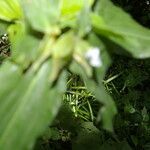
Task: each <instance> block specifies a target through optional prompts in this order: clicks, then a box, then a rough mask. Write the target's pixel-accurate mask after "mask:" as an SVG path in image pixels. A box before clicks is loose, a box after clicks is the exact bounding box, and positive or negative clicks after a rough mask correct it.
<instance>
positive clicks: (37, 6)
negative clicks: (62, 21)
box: [22, 0, 60, 33]
mask: <svg viewBox="0 0 150 150" xmlns="http://www.w3.org/2000/svg"><path fill="white" fill-rule="evenodd" d="M22 6H23V8H24V11H25V16H26V18H27V19H28V21H29V23H30V24H31V26H32V27H33V28H34V29H35V30H38V31H41V32H44V33H53V32H55V31H54V30H56V32H59V31H57V30H59V29H58V26H57V25H58V19H59V16H60V7H59V0H55V1H53V0H38V1H37V0H30V1H27V0H23V1H22Z"/></svg>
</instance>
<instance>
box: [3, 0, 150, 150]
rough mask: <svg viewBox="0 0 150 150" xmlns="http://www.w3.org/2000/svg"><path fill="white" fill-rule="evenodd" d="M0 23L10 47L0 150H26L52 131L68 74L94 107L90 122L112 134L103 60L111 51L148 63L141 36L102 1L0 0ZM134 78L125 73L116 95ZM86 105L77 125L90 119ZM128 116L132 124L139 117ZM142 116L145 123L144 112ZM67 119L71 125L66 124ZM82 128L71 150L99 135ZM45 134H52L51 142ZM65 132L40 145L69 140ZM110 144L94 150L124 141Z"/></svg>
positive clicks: (147, 44) (146, 37)
mask: <svg viewBox="0 0 150 150" xmlns="http://www.w3.org/2000/svg"><path fill="white" fill-rule="evenodd" d="M112 18H113V19H112ZM122 18H123V20H122ZM0 20H1V23H0V28H1V30H0V31H1V34H3V33H4V32H8V34H9V39H10V43H11V57H9V59H5V60H3V63H2V65H1V68H0V83H3V85H1V90H0V104H1V105H0V118H1V125H0V149H2V150H9V149H15V150H20V149H32V148H33V146H34V143H35V140H36V138H38V137H39V136H40V135H42V133H43V132H44V130H45V129H46V128H47V127H48V125H52V121H53V119H54V118H55V116H56V114H57V113H58V111H59V108H60V106H61V103H62V96H63V93H64V92H65V91H66V84H67V82H66V79H67V78H68V75H69V73H68V72H71V73H74V74H77V75H79V76H80V77H81V78H82V79H83V81H84V84H85V86H86V87H87V89H88V91H89V92H90V93H91V95H93V97H95V99H96V100H97V101H98V102H99V103H100V104H99V109H100V110H99V111H97V114H98V118H97V120H98V121H99V120H100V121H101V122H102V125H103V128H104V129H106V130H108V131H113V119H114V116H115V115H116V113H117V109H116V106H115V102H114V101H113V99H112V97H114V96H112V97H111V95H110V94H109V93H108V91H106V87H107V85H105V86H106V87H105V86H104V84H103V80H104V77H105V75H106V72H107V70H108V67H109V66H110V64H111V58H110V53H112V51H115V52H116V51H117V53H122V54H124V53H123V52H125V53H126V54H128V56H133V57H136V58H148V57H150V31H149V29H146V28H144V27H142V26H140V25H139V24H138V23H136V22H135V21H134V20H133V19H132V18H131V17H130V15H129V14H127V13H125V12H124V11H123V10H122V9H120V8H118V7H117V6H115V5H113V3H112V2H111V1H109V0H99V1H94V0H88V1H85V0H72V1H70V0H55V1H53V0H39V1H36V0H22V1H21V0H20V1H19V0H12V1H9V0H1V2H0ZM4 50H6V49H2V50H1V53H2V52H4ZM137 73H138V71H137V70H134V69H133V70H132V72H131V74H130V75H128V76H126V80H125V83H124V86H123V89H122V90H124V89H125V88H126V87H134V86H136V85H137V84H138V82H139V81H140V79H141V74H142V73H141V74H138V76H136V75H137ZM119 74H120V73H119ZM145 78H146V77H145ZM145 78H143V79H142V80H145ZM107 82H108V81H107ZM141 82H142V81H141ZM116 90H117V89H116ZM129 94H130V93H129ZM114 98H116V97H114ZM75 102H76V101H75ZM86 104H87V105H88V108H89V111H90V117H89V114H88V115H87V116H86V117H84V118H86V119H87V120H88V119H89V118H90V119H91V120H92V121H93V120H94V119H95V120H96V116H95V118H94V116H93V111H92V108H91V106H90V103H89V101H87V100H86ZM117 105H118V104H117ZM77 107H78V106H77ZM77 107H76V111H78V110H77ZM83 108H84V106H82V107H81V108H79V113H78V114H80V115H82V116H84V114H83V110H82V109H83ZM125 108H126V109H125V110H126V111H127V112H129V113H136V112H137V111H141V110H138V109H136V108H134V107H133V105H132V104H131V103H130V102H129V103H127V104H126V107H125ZM64 112H66V111H64ZM80 112H82V113H80ZM84 112H85V111H84ZM68 113H69V112H68ZM86 114H87V113H86ZM136 114H137V115H136V116H137V117H136V118H138V119H136V122H138V123H139V122H141V118H140V116H138V113H136ZM142 114H143V116H144V118H145V120H146V118H147V108H146V106H145V107H144V108H143V109H142ZM70 116H71V117H70V118H71V119H70V120H71V121H72V120H73V119H74V117H73V118H72V115H70ZM58 117H59V115H58ZM60 118H62V117H60ZM131 118H132V116H131ZM137 120H138V121H137ZM63 122H64V123H63ZM66 122H67V121H64V120H63V119H62V123H61V125H62V126H65V124H66ZM75 125H78V122H77V123H76V124H75ZM82 126H83V128H85V131H81V130H79V132H80V134H79V137H80V138H78V140H77V141H76V142H77V143H78V144H77V145H76V144H75V146H74V147H75V149H78V148H77V147H78V145H80V146H79V147H81V144H82V142H84V140H85V143H86V142H87V141H90V140H93V139H95V138H98V136H99V131H98V129H96V128H95V127H94V126H93V124H91V123H87V124H86V123H83V124H80V125H79V127H80V128H82ZM66 128H67V130H72V129H68V126H66ZM70 128H71V127H70ZM87 128H90V130H91V131H92V132H91V137H88V138H89V139H84V135H87V134H88V130H87ZM74 129H75V127H74ZM114 129H115V128H114ZM76 130H77V129H76ZM70 132H71V131H70ZM53 133H54V135H57V136H56V137H55V138H54V136H53ZM61 133H62V132H61ZM65 133H66V132H63V133H62V134H61V136H60V134H59V131H57V129H56V130H51V131H50V134H49V135H48V136H49V137H48V138H53V140H55V139H61V138H62V137H65V139H69V138H70V136H69V135H70V134H69V133H67V135H66V136H64V134H65ZM62 135H63V136H62ZM66 137H67V138H66ZM82 138H83V139H82ZM63 139H64V138H63ZM18 141H19V142H18ZM110 143H111V144H109V141H108V142H106V146H105V144H104V145H103V146H102V147H101V146H100V145H99V144H98V145H97V147H98V148H100V147H101V149H110V145H113V146H114V147H117V149H120V145H122V144H123V145H124V147H126V148H128V144H127V143H126V141H121V142H120V145H119V144H118V145H117V146H116V145H115V144H114V143H112V141H111V142H110ZM118 143H119V142H118ZM76 146H77V147H76Z"/></svg>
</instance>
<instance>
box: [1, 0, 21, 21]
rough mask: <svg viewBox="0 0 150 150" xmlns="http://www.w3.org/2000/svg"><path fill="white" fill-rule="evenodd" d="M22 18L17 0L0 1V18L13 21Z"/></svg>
mask: <svg viewBox="0 0 150 150" xmlns="http://www.w3.org/2000/svg"><path fill="white" fill-rule="evenodd" d="M21 18H22V10H21V7H20V5H19V2H18V0H11V1H10V0H1V1H0V19H1V20H4V21H14V20H19V19H21Z"/></svg>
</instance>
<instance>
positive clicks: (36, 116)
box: [0, 63, 66, 150]
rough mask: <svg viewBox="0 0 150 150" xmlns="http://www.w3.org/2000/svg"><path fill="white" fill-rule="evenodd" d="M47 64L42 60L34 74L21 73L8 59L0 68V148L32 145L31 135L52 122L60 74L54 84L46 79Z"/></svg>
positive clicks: (59, 94) (17, 149)
mask: <svg viewBox="0 0 150 150" xmlns="http://www.w3.org/2000/svg"><path fill="white" fill-rule="evenodd" d="M50 71H51V65H50V64H49V63H45V64H43V66H42V67H41V69H40V70H39V71H38V72H37V74H34V73H32V71H31V70H29V72H28V73H27V74H25V75H22V74H21V72H20V70H19V68H18V67H17V66H15V65H12V64H10V63H6V64H4V65H2V67H1V68H0V82H1V83H2V82H3V83H4V85H3V87H1V90H0V118H1V126H0V149H2V150H8V149H15V150H20V149H32V147H33V145H34V142H35V139H36V138H37V137H38V136H39V135H41V134H42V133H43V132H44V130H45V128H46V127H47V126H48V125H49V124H50V123H51V122H52V120H53V119H54V117H55V116H56V114H57V111H58V109H59V107H60V105H61V98H62V94H63V92H64V90H65V84H66V82H65V79H64V74H63V75H62V76H61V78H60V79H59V80H58V82H57V85H55V86H54V87H53V88H50V85H49V83H48V77H49V73H50Z"/></svg>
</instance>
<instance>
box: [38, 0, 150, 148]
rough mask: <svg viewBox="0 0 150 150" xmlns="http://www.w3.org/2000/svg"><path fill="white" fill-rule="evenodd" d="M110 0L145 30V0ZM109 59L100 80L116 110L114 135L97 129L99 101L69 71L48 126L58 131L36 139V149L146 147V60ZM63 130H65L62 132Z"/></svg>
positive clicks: (149, 69) (149, 133)
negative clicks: (55, 135) (53, 121)
mask: <svg viewBox="0 0 150 150" xmlns="http://www.w3.org/2000/svg"><path fill="white" fill-rule="evenodd" d="M112 1H113V2H114V3H115V4H116V5H118V6H120V7H122V8H123V9H124V10H125V11H127V12H129V13H130V14H131V15H132V17H133V18H134V19H136V20H137V21H138V22H139V23H140V24H141V25H143V26H146V27H147V28H150V1H148V0H145V1H143V0H132V1H130V0H112ZM112 58H113V64H112V65H111V67H110V68H109V70H108V72H107V74H106V76H105V79H104V81H103V83H104V85H105V87H106V90H107V91H108V92H109V93H110V94H111V96H112V97H113V99H114V100H115V103H116V105H117V109H118V114H117V115H116V117H115V119H114V133H113V134H112V133H109V132H107V131H105V130H102V128H100V126H99V125H100V124H99V123H98V122H97V121H96V117H97V114H98V111H99V107H100V104H99V103H98V102H97V101H96V98H95V97H94V95H92V93H90V92H89V91H88V90H87V88H86V86H85V84H84V82H83V80H82V79H81V78H80V77H79V76H76V75H74V74H70V76H69V79H68V83H67V88H68V90H67V92H66V94H65V95H64V97H63V99H64V106H63V107H62V109H61V111H60V113H59V115H58V116H57V117H58V118H57V119H58V120H57V121H58V122H57V121H56V122H57V123H58V124H57V125H56V126H55V127H56V128H55V127H50V129H52V130H53V129H56V130H57V132H58V134H59V136H58V139H57V140H56V139H53V136H50V137H49V138H47V140H48V141H47V140H46V141H47V143H45V142H46V141H45V140H43V139H42V138H41V139H39V141H38V143H41V145H40V146H41V149H46V150H48V149H57V150H63V149H64V150H65V149H68V150H69V149H72V148H73V149H74V150H77V149H82V150H84V149H86V150H87V149H91V150H103V149H105V150H107V149H108V150H110V149H114V150H117V149H118V150H129V149H133V150H149V149H150V118H149V116H150V107H149V106H150V102H149V100H150V85H149V83H150V59H146V60H138V59H133V58H129V57H124V56H121V55H114V54H113V55H112ZM67 111H69V112H67ZM62 112H63V113H62ZM66 112H67V113H66ZM64 114H65V115H64ZM68 114H70V115H68ZM65 116H66V117H65ZM65 119H66V120H65ZM92 122H93V124H94V126H93V124H91V123H92ZM85 124H86V125H85ZM95 127H97V128H96V129H95ZM81 128H83V129H81ZM97 129H98V130H97ZM62 130H63V132H66V133H67V134H65V133H64V134H62ZM83 130H84V131H83ZM89 130H90V131H89ZM46 132H47V131H46ZM64 136H65V138H66V139H65V140H64V139H63V137H64ZM98 139H99V140H98ZM97 140H98V141H97ZM44 141H45V142H44ZM89 143H90V145H89ZM91 143H93V144H91ZM91 145H92V146H91ZM102 145H103V146H102ZM90 146H91V147H90ZM38 148H39V145H38ZM35 149H36V148H35Z"/></svg>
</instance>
